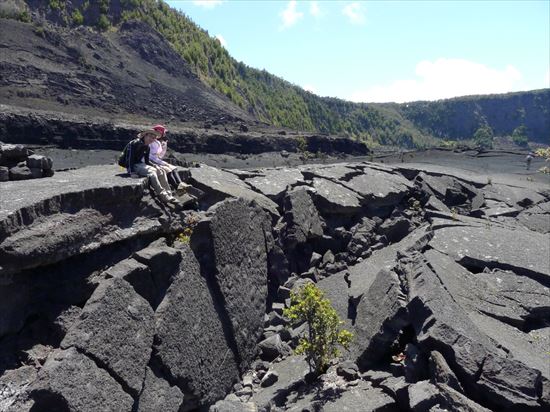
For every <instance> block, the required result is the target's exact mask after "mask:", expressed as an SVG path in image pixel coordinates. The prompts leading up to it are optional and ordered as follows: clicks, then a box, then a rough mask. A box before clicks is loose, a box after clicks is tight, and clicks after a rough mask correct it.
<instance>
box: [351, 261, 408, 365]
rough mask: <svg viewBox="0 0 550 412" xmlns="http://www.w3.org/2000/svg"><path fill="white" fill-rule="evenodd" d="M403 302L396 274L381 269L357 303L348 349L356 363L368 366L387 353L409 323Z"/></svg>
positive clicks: (405, 300)
mask: <svg viewBox="0 0 550 412" xmlns="http://www.w3.org/2000/svg"><path fill="white" fill-rule="evenodd" d="M406 304H407V299H406V296H405V295H404V293H403V291H402V290H401V283H400V281H399V278H398V276H397V274H396V273H394V272H392V271H387V270H380V271H379V272H378V274H377V275H376V277H375V279H374V281H373V282H372V284H371V285H370V287H369V288H368V290H367V291H366V292H365V293H364V295H363V296H362V297H361V300H360V302H359V304H358V305H357V315H356V317H355V339H354V340H353V342H352V344H351V347H350V352H351V357H352V359H357V363H358V365H360V366H361V367H363V368H367V367H370V366H372V365H373V364H375V363H377V362H378V361H380V360H381V359H382V358H383V357H384V356H386V355H388V354H389V353H390V350H391V344H392V343H393V342H394V341H395V340H396V338H397V337H398V336H399V332H400V331H401V329H402V328H403V327H404V326H405V325H407V323H408V316H407V309H406Z"/></svg>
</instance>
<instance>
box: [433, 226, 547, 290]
mask: <svg viewBox="0 0 550 412" xmlns="http://www.w3.org/2000/svg"><path fill="white" fill-rule="evenodd" d="M430 246H432V247H433V248H434V249H437V250H438V251H440V252H442V253H445V254H448V255H449V256H451V257H453V258H454V259H455V260H456V261H457V262H460V263H461V264H464V265H468V266H472V267H477V268H479V269H483V268H485V267H489V268H493V267H496V268H502V269H510V270H513V271H514V272H516V273H519V274H529V275H531V276H536V277H538V278H540V279H544V280H545V281H546V282H550V259H544V258H541V259H533V256H541V257H542V256H545V257H548V256H550V238H549V236H548V235H545V234H541V233H537V232H532V231H529V230H520V229H518V230H511V229H507V228H503V227H498V226H493V225H491V224H490V223H487V226H486V227H473V226H455V227H442V228H440V229H437V230H435V234H434V238H433V239H432V241H431V242H430Z"/></svg>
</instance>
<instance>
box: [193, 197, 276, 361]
mask: <svg viewBox="0 0 550 412" xmlns="http://www.w3.org/2000/svg"><path fill="white" fill-rule="evenodd" d="M270 232H271V219H270V217H269V215H268V214H266V213H265V212H264V211H263V210H262V209H261V208H260V207H258V205H257V204H256V203H255V202H247V201H244V200H242V199H234V200H227V201H225V202H221V203H219V204H218V205H216V206H214V207H212V208H211V209H210V210H209V213H208V215H207V217H206V218H205V219H204V220H202V221H201V222H200V223H199V224H198V225H197V227H196V228H195V230H194V232H193V236H192V238H191V243H192V246H193V250H194V251H195V253H196V254H197V256H198V258H199V260H200V262H201V265H202V268H203V271H205V275H206V276H207V277H209V278H210V279H209V281H210V282H211V285H212V286H211V287H212V292H213V293H214V295H215V297H216V299H218V300H219V301H220V303H221V302H223V305H224V307H223V312H222V313H221V316H222V319H223V321H224V322H227V324H226V327H227V328H229V329H228V330H229V331H231V332H230V335H231V336H233V338H234V339H235V344H236V348H238V349H237V351H238V354H239V356H240V358H241V360H242V363H243V365H242V366H243V370H244V368H246V365H247V364H248V363H249V362H250V361H251V360H252V358H253V357H254V355H255V352H256V342H257V341H258V340H259V338H260V336H261V334H262V329H263V318H264V313H265V310H266V301H267V282H268V261H267V254H268V250H267V247H268V245H267V242H266V238H267V233H270Z"/></svg>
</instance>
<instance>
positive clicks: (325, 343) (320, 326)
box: [284, 283, 353, 374]
mask: <svg viewBox="0 0 550 412" xmlns="http://www.w3.org/2000/svg"><path fill="white" fill-rule="evenodd" d="M284 316H285V317H287V318H288V319H289V320H290V322H291V323H293V324H301V323H303V322H305V323H306V324H307V327H308V335H307V337H304V338H301V339H300V343H299V344H298V347H297V348H296V353H298V354H305V355H306V359H307V360H308V362H309V364H310V368H311V369H312V370H313V371H314V372H315V373H316V374H321V373H323V372H325V370H326V368H327V367H328V364H329V362H330V360H331V359H332V358H334V357H336V356H338V355H339V350H338V346H342V347H344V348H348V346H349V344H350V342H351V340H352V338H353V334H352V333H351V332H349V331H347V330H345V329H340V325H341V324H342V323H343V322H342V321H341V320H340V319H339V317H338V314H337V313H336V310H334V308H333V307H332V305H331V304H330V301H329V300H328V299H326V298H325V297H324V293H323V292H322V291H321V290H320V289H319V288H318V287H317V286H316V285H315V284H313V283H308V284H307V285H305V286H304V287H302V288H301V289H300V290H299V291H298V293H292V294H291V306H290V307H289V308H287V309H285V311H284Z"/></svg>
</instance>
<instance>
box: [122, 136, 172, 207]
mask: <svg viewBox="0 0 550 412" xmlns="http://www.w3.org/2000/svg"><path fill="white" fill-rule="evenodd" d="M159 136H160V133H159V132H158V131H156V130H153V129H151V130H144V131H142V132H141V133H139V134H138V135H137V138H136V139H134V140H132V141H131V142H130V143H128V145H127V146H126V148H125V149H124V151H123V152H122V155H121V156H120V159H119V165H121V166H122V167H126V169H127V170H128V173H130V175H138V176H143V177H145V176H147V177H148V178H149V183H150V184H151V186H152V188H153V191H154V192H155V193H156V195H157V196H158V197H159V199H160V200H161V201H162V202H165V203H168V202H177V199H176V198H175V197H174V196H173V195H172V192H171V190H170V185H169V184H168V180H167V178H166V172H165V171H164V170H163V169H161V168H160V167H157V166H155V165H154V164H152V163H151V161H150V159H149V154H150V149H149V145H150V144H151V143H152V142H153V141H155V140H156V138H157V137H159Z"/></svg>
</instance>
